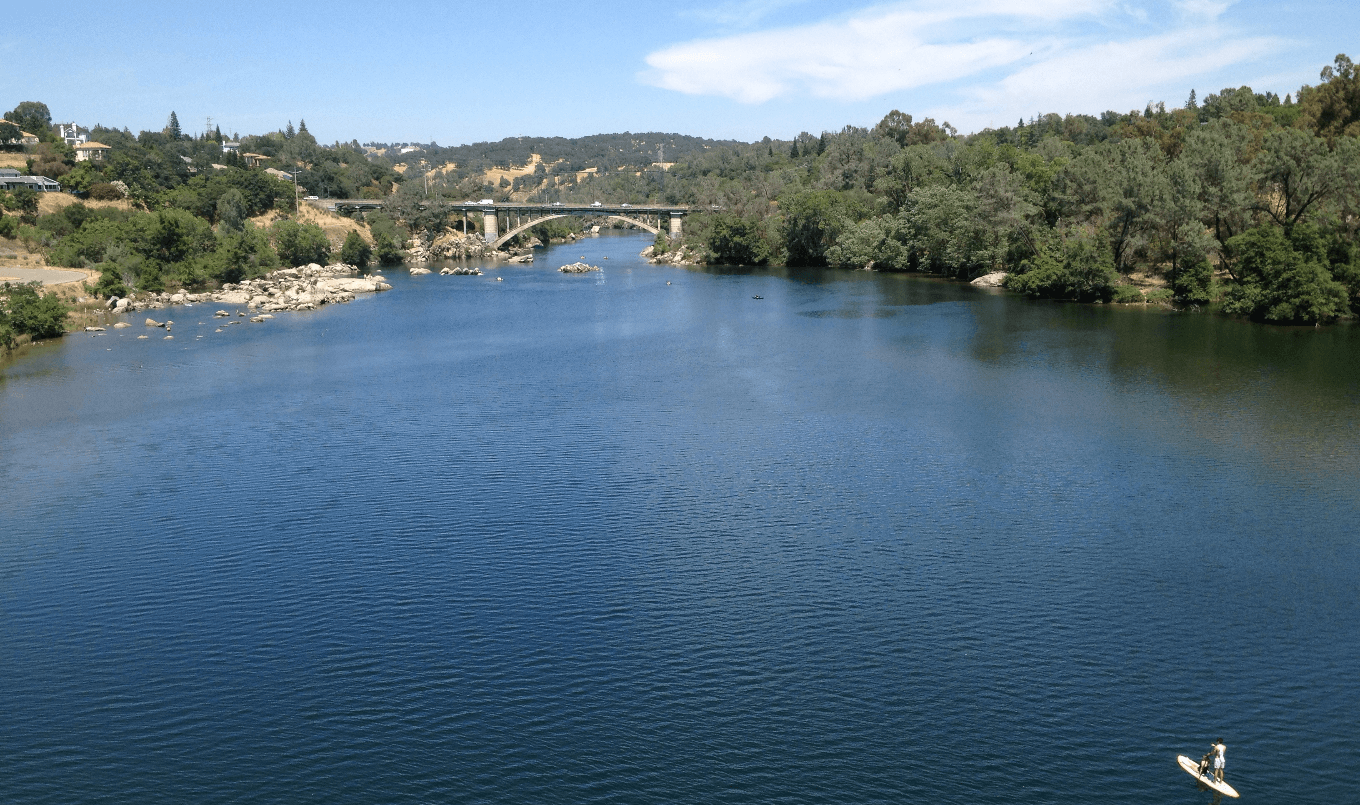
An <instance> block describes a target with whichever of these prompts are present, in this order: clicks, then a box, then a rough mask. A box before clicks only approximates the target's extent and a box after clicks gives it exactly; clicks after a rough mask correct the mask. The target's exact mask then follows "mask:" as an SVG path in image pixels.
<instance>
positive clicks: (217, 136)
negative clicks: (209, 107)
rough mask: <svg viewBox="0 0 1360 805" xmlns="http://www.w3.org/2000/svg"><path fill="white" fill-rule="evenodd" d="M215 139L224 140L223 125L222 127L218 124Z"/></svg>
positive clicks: (214, 133)
mask: <svg viewBox="0 0 1360 805" xmlns="http://www.w3.org/2000/svg"><path fill="white" fill-rule="evenodd" d="M213 139H214V140H217V141H218V142H219V143H220V142H222V127H221V126H218V127H217V130H216V131H214V132H213Z"/></svg>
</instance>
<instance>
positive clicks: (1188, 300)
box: [1170, 257, 1214, 305]
mask: <svg viewBox="0 0 1360 805" xmlns="http://www.w3.org/2000/svg"><path fill="white" fill-rule="evenodd" d="M1170 279H1171V292H1172V293H1173V294H1174V295H1175V297H1176V299H1177V300H1178V301H1180V302H1182V303H1183V304H1187V305H1207V304H1209V301H1210V296H1209V285H1210V283H1211V282H1212V281H1213V279H1214V270H1213V268H1211V267H1210V266H1209V261H1208V260H1206V259H1204V258H1203V257H1201V258H1200V259H1199V260H1195V261H1191V262H1187V263H1185V264H1182V265H1181V266H1180V267H1179V268H1178V269H1177V270H1176V272H1175V274H1174V275H1172V276H1171V277H1170Z"/></svg>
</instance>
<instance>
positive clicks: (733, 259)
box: [708, 215, 770, 266]
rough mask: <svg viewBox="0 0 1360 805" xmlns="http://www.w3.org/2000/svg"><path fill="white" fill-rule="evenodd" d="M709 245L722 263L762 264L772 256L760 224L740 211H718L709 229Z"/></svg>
mask: <svg viewBox="0 0 1360 805" xmlns="http://www.w3.org/2000/svg"><path fill="white" fill-rule="evenodd" d="M708 248H709V251H711V252H713V258H714V260H715V261H717V262H718V263H726V264H728V265H742V266H758V265H763V264H764V263H766V262H768V261H769V259H770V247H769V244H767V243H766V242H765V238H764V237H763V236H762V233H761V230H760V224H759V223H757V222H755V221H750V220H747V219H745V218H742V217H741V216H738V215H715V216H713V219H712V223H711V224H710V228H709V233H708Z"/></svg>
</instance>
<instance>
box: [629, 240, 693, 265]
mask: <svg viewBox="0 0 1360 805" xmlns="http://www.w3.org/2000/svg"><path fill="white" fill-rule="evenodd" d="M639 254H640V255H641V256H642V257H644V258H646V260H647V262H649V263H653V264H656V265H671V266H694V265H699V264H700V263H702V262H703V261H702V260H701V259H700V257H699V254H698V253H697V252H695V251H694V250H693V249H691V248H690V247H689V246H686V245H684V244H681V245H680V247H679V248H677V249H671V250H670V251H668V252H666V253H665V254H657V253H656V247H655V246H648V247H647V248H645V249H643V250H642V251H641V252H639Z"/></svg>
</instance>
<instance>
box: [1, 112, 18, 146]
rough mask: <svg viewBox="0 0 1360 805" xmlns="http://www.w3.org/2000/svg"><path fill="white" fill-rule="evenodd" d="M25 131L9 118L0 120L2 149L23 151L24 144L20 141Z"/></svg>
mask: <svg viewBox="0 0 1360 805" xmlns="http://www.w3.org/2000/svg"><path fill="white" fill-rule="evenodd" d="M22 136H23V132H21V131H19V127H18V126H16V125H14V124H13V123H11V122H9V121H8V120H2V121H0V151H22V150H24V144H23V143H22V142H20V141H19V138H20V137H22Z"/></svg>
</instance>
